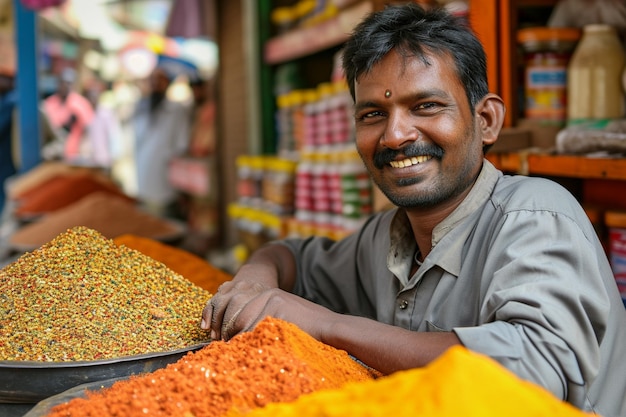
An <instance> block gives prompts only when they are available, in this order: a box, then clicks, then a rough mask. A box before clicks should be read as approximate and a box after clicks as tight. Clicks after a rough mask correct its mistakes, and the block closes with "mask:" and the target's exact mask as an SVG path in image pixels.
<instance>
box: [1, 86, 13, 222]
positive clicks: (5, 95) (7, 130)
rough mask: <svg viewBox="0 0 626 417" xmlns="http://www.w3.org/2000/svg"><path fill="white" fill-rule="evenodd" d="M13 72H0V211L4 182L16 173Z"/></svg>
mask: <svg viewBox="0 0 626 417" xmlns="http://www.w3.org/2000/svg"><path fill="white" fill-rule="evenodd" d="M14 83H15V77H14V76H13V75H12V74H0V213H1V212H2V211H3V210H4V202H5V198H6V196H5V189H4V188H5V187H4V182H5V180H6V179H7V178H9V177H10V176H11V175H13V174H15V165H14V164H13V152H12V141H13V113H14V109H15V106H16V104H17V93H16V91H15V88H14Z"/></svg>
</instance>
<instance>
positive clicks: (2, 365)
mask: <svg viewBox="0 0 626 417" xmlns="http://www.w3.org/2000/svg"><path fill="white" fill-rule="evenodd" d="M209 343H210V342H204V343H198V344H195V345H191V346H187V347H184V348H180V349H176V350H168V351H159V352H150V353H142V354H139V355H130V356H120V357H117V358H109V359H100V360H95V361H50V362H44V361H0V369H16V368H19V369H23V368H32V369H39V368H78V367H85V366H101V365H109V364H115V363H121V362H132V361H137V360H142V359H153V358H158V357H161V356H169V355H176V354H178V353H184V352H193V351H196V350H198V349H201V348H203V347H205V346H206V345H208V344H209Z"/></svg>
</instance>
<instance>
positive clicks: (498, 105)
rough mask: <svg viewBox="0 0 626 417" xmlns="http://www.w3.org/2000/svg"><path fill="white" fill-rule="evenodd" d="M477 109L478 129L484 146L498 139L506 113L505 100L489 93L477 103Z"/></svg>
mask: <svg viewBox="0 0 626 417" xmlns="http://www.w3.org/2000/svg"><path fill="white" fill-rule="evenodd" d="M475 111H476V117H477V119H476V120H477V122H478V126H477V129H479V130H480V133H481V135H482V141H483V146H490V145H493V144H494V143H495V142H496V140H498V136H499V135H500V130H501V129H502V125H503V124H504V114H505V113H506V107H505V106H504V102H503V101H502V99H501V98H500V97H499V96H498V95H496V94H493V93H489V94H487V95H486V96H485V97H483V98H482V100H481V101H480V102H479V103H478V104H477V105H476V110H475Z"/></svg>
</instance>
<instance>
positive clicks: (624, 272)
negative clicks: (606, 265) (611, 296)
mask: <svg viewBox="0 0 626 417" xmlns="http://www.w3.org/2000/svg"><path fill="white" fill-rule="evenodd" d="M604 223H605V224H606V226H607V227H608V229H609V257H610V258H609V259H610V261H611V268H613V274H614V275H615V281H616V282H617V287H618V288H619V291H620V294H621V295H622V300H623V301H624V305H625V306H626V212H624V211H607V212H606V213H605V214H604Z"/></svg>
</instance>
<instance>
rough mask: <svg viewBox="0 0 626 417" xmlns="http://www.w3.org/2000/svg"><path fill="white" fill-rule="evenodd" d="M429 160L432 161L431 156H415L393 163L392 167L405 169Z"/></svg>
mask: <svg viewBox="0 0 626 417" xmlns="http://www.w3.org/2000/svg"><path fill="white" fill-rule="evenodd" d="M429 159H431V157H430V156H414V157H412V158H406V159H403V160H402V161H391V162H390V165H391V166H392V167H393V168H404V167H410V166H411V165H417V164H421V163H422V162H426V161H428V160H429Z"/></svg>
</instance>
